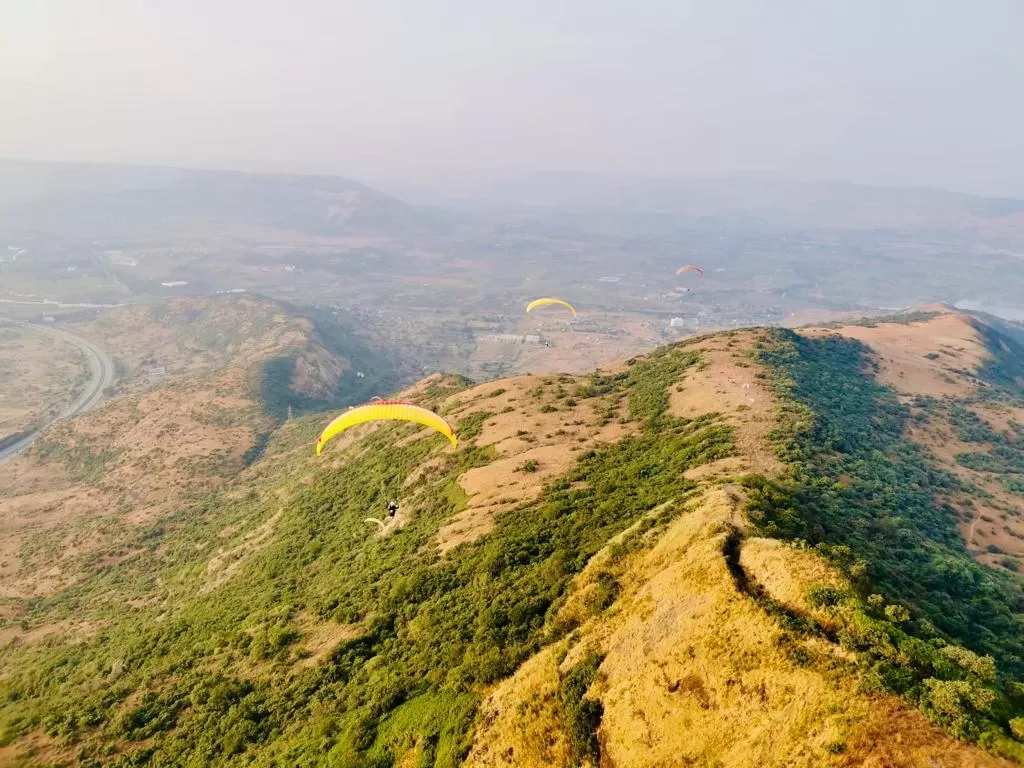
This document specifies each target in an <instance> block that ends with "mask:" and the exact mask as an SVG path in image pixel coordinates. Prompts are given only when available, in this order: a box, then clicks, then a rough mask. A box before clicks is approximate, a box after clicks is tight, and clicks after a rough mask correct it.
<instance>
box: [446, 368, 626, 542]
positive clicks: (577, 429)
mask: <svg viewBox="0 0 1024 768" xmlns="http://www.w3.org/2000/svg"><path fill="white" fill-rule="evenodd" d="M580 382H582V379H579V380H578V379H576V377H572V376H567V375H562V376H559V377H554V376H549V377H542V376H519V377H517V378H514V379H505V380H502V381H499V382H489V383H487V384H482V385H481V386H479V387H474V388H473V389H472V390H469V391H468V392H462V393H459V394H458V395H455V396H453V397H452V398H450V399H449V401H448V402H447V403H446V405H447V406H448V408H450V412H451V414H452V416H453V417H454V418H456V419H457V418H459V417H463V418H464V417H466V416H468V415H470V414H472V413H474V412H479V411H488V412H492V413H493V415H492V416H490V417H488V419H487V420H486V422H485V423H484V425H483V429H482V431H481V433H480V435H479V436H478V437H477V438H476V444H477V445H478V446H480V447H485V446H494V449H495V451H496V452H497V455H498V458H497V459H495V460H494V461H492V462H491V463H489V464H488V465H486V466H484V467H477V468H474V469H471V470H469V471H468V472H466V473H465V474H464V475H462V477H460V478H459V485H460V486H461V487H462V489H463V490H464V491H465V492H466V494H467V495H468V496H469V502H468V504H467V506H466V508H465V509H463V510H462V511H461V512H460V513H459V514H457V515H455V516H453V517H452V518H451V519H450V520H448V521H447V522H446V523H445V525H444V526H442V528H441V530H440V531H438V534H437V537H436V541H437V544H438V546H439V548H440V550H441V551H442V552H447V551H448V550H450V549H452V548H454V547H456V546H457V545H459V544H461V543H463V542H468V541H473V540H475V539H477V538H479V537H480V536H482V535H484V534H486V533H487V532H489V531H490V530H492V529H493V527H494V516H495V515H497V514H500V513H502V512H505V511H507V510H509V509H511V508H512V507H514V506H516V505H518V504H522V503H525V502H529V501H533V500H534V499H536V498H537V497H538V496H539V495H540V493H541V491H542V490H543V488H544V485H545V484H546V483H547V482H548V481H549V480H551V479H553V478H555V477H558V476H560V475H563V474H565V473H566V472H567V471H568V470H569V469H570V468H571V467H572V466H573V464H574V463H575V461H576V457H577V454H578V453H579V452H580V451H582V450H588V449H592V448H594V446H596V445H599V444H607V443H612V442H615V441H616V440H619V439H621V438H622V437H624V436H625V435H627V434H632V433H635V432H636V425H635V424H622V423H619V422H618V421H611V422H609V423H607V424H604V423H601V420H599V418H598V412H599V411H600V410H601V408H602V405H603V404H604V403H605V402H606V400H605V399H604V398H588V399H585V400H580V401H578V402H577V404H576V405H575V406H572V407H570V406H568V405H566V403H565V400H564V399H559V398H557V397H556V390H557V388H558V387H561V388H562V390H563V391H566V392H571V390H572V389H573V388H574V387H575V386H577V385H578V384H579V383H580ZM538 391H540V394H539V395H538V396H534V394H533V393H535V392H538ZM495 393H497V394H496V395H495ZM545 406H548V407H549V408H553V409H554V410H549V411H547V412H544V407H545ZM446 412H448V411H447V410H446Z"/></svg>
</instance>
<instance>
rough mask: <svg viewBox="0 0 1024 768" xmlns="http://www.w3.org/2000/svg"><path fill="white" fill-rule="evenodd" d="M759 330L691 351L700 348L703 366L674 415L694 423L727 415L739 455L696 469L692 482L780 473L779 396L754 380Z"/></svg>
mask: <svg viewBox="0 0 1024 768" xmlns="http://www.w3.org/2000/svg"><path fill="white" fill-rule="evenodd" d="M756 337H757V332H756V331H741V332H736V333H734V334H732V335H731V336H713V337H711V338H709V339H707V340H705V341H702V342H700V343H699V344H696V345H694V346H693V347H691V348H692V349H697V350H700V352H701V354H702V355H703V358H702V359H703V361H705V362H706V365H704V364H702V365H700V366H697V367H696V368H693V369H691V370H690V371H688V372H687V374H686V375H685V377H684V378H683V382H682V385H681V386H679V387H675V388H674V389H673V390H672V392H671V395H670V397H669V413H671V414H672V415H673V416H681V417H684V418H688V419H692V418H696V417H698V416H702V415H704V414H707V413H716V412H717V413H721V414H722V416H723V417H724V418H725V419H726V421H727V422H728V423H729V424H730V425H732V427H733V428H734V430H735V437H734V439H735V441H736V445H737V448H738V449H739V450H738V452H739V456H738V457H735V458H728V459H723V460H721V461H720V462H716V463H714V464H711V465H708V466H706V467H698V468H696V469H695V470H691V475H690V477H691V479H701V478H705V477H708V476H709V475H713V474H736V473H737V472H740V471H756V472H761V473H763V474H774V473H775V472H778V471H779V470H781V468H782V465H781V464H780V463H779V461H778V459H776V458H775V456H774V455H773V454H772V452H771V448H770V446H769V441H768V439H767V435H768V432H770V431H771V429H772V427H773V424H774V421H773V419H774V412H775V407H776V401H775V397H774V395H773V394H772V393H771V392H770V391H769V389H768V388H767V387H766V386H765V385H764V384H763V383H762V381H761V380H760V379H757V378H755V377H754V374H755V373H756V371H757V370H758V369H757V368H755V367H754V366H753V365H752V363H751V362H750V359H749V357H748V355H747V350H748V348H749V345H750V344H751V343H753V341H754V340H755V339H756Z"/></svg>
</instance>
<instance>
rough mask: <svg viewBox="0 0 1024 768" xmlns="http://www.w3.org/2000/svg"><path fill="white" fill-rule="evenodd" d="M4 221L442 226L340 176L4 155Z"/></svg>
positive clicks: (93, 231) (18, 228)
mask: <svg viewBox="0 0 1024 768" xmlns="http://www.w3.org/2000/svg"><path fill="white" fill-rule="evenodd" d="M0 227H2V228H3V229H4V230H6V231H7V232H8V233H11V234H18V233H31V232H43V233H54V234H61V235H66V236H108V235H111V234H114V235H117V236H122V237H130V236H146V237H152V236H155V235H159V234H162V233H171V234H180V233H182V232H189V231H192V232H208V231H217V230H231V229H236V228H238V227H262V228H268V229H280V230H291V231H296V232H302V233H305V234H309V235H321V236H341V235H375V236H407V235H414V234H434V233H437V232H439V231H444V224H443V222H442V221H441V220H440V219H439V218H437V217H435V216H433V215H430V214H427V213H424V212H422V211H420V210H418V209H416V208H414V207H413V206H410V205H408V204H407V203H404V202H402V201H400V200H398V199H396V198H394V197H391V196H389V195H386V194H383V193H381V192H378V191H376V190H374V189H371V188H370V187H368V186H366V185H364V184H360V183H358V182H355V181H352V180H350V179H346V178H343V177H340V176H305V175H285V174H260V173H244V172H237V171H207V170H187V169H176V168H147V167H135V166H126V165H103V164H85V163H43V162H31V161H20V160H2V159H0Z"/></svg>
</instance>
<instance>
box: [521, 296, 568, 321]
mask: <svg viewBox="0 0 1024 768" xmlns="http://www.w3.org/2000/svg"><path fill="white" fill-rule="evenodd" d="M548 304H558V305H559V306H562V307H565V308H566V309H568V310H569V311H570V312H572V316H573V317H576V307H574V306H573V305H572V304H570V303H569V302H568V301H566V300H565V299H554V298H550V297H547V298H543V299H534V300H533V301H531V302H530V303H529V304H527V305H526V311H527V312H530V311H531V310H534V309H536V308H537V307H544V306H547V305H548Z"/></svg>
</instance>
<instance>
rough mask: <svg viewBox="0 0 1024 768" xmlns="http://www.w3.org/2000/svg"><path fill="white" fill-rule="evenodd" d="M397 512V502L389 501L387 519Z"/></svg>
mask: <svg viewBox="0 0 1024 768" xmlns="http://www.w3.org/2000/svg"><path fill="white" fill-rule="evenodd" d="M397 512H398V502H397V501H389V502H388V517H394V516H395V514H396V513H397Z"/></svg>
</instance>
